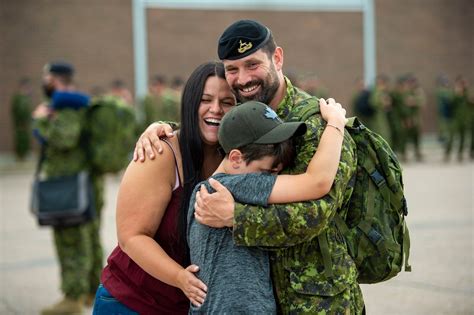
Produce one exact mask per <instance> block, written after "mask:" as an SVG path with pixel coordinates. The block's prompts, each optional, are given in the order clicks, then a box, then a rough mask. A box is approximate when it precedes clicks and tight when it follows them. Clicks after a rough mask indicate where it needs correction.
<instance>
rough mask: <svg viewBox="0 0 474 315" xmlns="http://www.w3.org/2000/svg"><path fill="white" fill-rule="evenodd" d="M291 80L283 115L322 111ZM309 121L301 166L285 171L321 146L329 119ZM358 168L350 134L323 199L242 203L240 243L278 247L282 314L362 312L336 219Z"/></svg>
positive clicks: (237, 215)
mask: <svg viewBox="0 0 474 315" xmlns="http://www.w3.org/2000/svg"><path fill="white" fill-rule="evenodd" d="M285 80H286V84H287V92H286V97H285V99H284V100H283V101H282V102H281V103H280V105H279V107H278V110H277V113H278V114H279V116H280V117H281V118H282V119H284V120H286V121H300V120H301V117H304V116H305V112H306V111H307V110H308V109H310V110H312V109H313V108H315V107H316V108H318V111H319V104H318V101H317V99H316V98H314V97H311V96H310V95H309V94H307V93H305V92H303V91H301V90H299V89H298V88H295V87H293V86H292V84H291V82H290V81H289V80H288V79H286V78H285ZM305 123H306V124H307V126H308V132H307V133H306V135H305V136H304V137H302V139H299V141H298V142H297V144H296V145H297V157H296V159H295V165H294V166H293V167H291V168H289V169H286V170H285V173H290V174H298V173H302V172H304V171H305V170H306V167H307V165H308V163H309V161H310V160H311V158H312V157H313V155H314V153H315V150H316V148H317V146H318V143H319V139H320V138H321V135H322V133H323V131H324V127H325V122H324V120H323V119H322V117H321V116H320V114H316V115H312V116H310V117H309V118H308V119H307V120H305ZM355 170H356V153H355V144H354V142H353V140H352V138H351V137H350V136H349V134H348V133H346V134H345V135H344V142H343V149H342V156H341V161H340V163H339V168H338V171H337V174H336V179H335V182H334V185H333V187H332V189H331V191H330V192H329V194H327V195H326V196H324V197H323V198H321V199H318V200H313V201H308V202H300V203H293V204H286V205H271V206H269V207H267V208H263V207H256V206H249V205H241V204H236V207H235V212H234V230H233V233H234V242H235V244H236V245H239V246H260V247H262V248H266V249H269V250H272V251H271V252H270V261H271V266H272V279H273V284H274V286H275V292H276V299H277V303H278V305H279V307H280V309H281V312H282V313H284V314H305V313H306V314H360V313H362V310H363V305H364V302H363V298H362V294H361V291H360V289H359V287H358V284H357V282H356V279H357V270H356V267H355V264H354V261H353V260H352V258H351V257H350V256H349V254H348V250H347V247H346V244H345V242H344V239H343V236H342V235H341V234H340V232H339V231H338V230H337V228H336V226H335V224H334V223H333V222H332V218H333V217H334V215H335V213H336V212H337V213H339V214H340V215H341V217H343V218H345V217H346V214H347V209H346V210H343V209H344V208H345V207H344V205H346V204H347V203H348V201H349V199H350V196H351V193H352V190H353V186H352V185H353V181H351V179H352V178H353V177H354V174H355ZM321 236H322V237H321ZM321 239H324V240H325V242H321V241H320V240H321ZM321 246H325V247H327V248H328V250H329V253H330V257H331V260H332V264H331V274H327V273H326V272H325V267H324V266H325V262H324V259H323V257H322V255H321Z"/></svg>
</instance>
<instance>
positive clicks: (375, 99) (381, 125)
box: [364, 74, 392, 144]
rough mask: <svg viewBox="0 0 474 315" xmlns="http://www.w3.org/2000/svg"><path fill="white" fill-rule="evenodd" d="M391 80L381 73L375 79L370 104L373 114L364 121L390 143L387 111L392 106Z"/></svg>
mask: <svg viewBox="0 0 474 315" xmlns="http://www.w3.org/2000/svg"><path fill="white" fill-rule="evenodd" d="M388 83H389V80H388V77H387V76H386V75H383V74H381V75H379V76H377V78H376V80H375V87H374V88H373V90H372V91H371V93H370V98H369V104H370V107H371V108H372V110H373V115H372V116H371V117H370V118H368V119H367V120H366V121H364V123H365V124H366V126H367V127H368V128H369V129H371V130H373V131H375V132H377V133H378V134H380V135H381V136H382V137H383V138H384V139H385V140H387V142H388V143H389V144H391V139H390V130H389V127H388V121H387V112H388V111H389V110H390V108H391V106H392V98H391V97H390V94H389V90H388V89H389V86H388Z"/></svg>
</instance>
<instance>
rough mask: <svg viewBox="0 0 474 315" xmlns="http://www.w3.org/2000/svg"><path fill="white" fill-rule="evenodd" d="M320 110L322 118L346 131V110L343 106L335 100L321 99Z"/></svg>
mask: <svg viewBox="0 0 474 315" xmlns="http://www.w3.org/2000/svg"><path fill="white" fill-rule="evenodd" d="M319 108H320V110H321V116H323V119H324V120H325V121H327V123H328V124H331V125H334V126H336V127H338V128H340V130H343V129H344V126H345V125H346V122H347V118H346V110H345V109H344V108H343V107H342V106H341V104H339V103H336V101H335V100H334V99H333V98H329V99H328V100H327V102H326V100H324V99H322V98H320V99H319Z"/></svg>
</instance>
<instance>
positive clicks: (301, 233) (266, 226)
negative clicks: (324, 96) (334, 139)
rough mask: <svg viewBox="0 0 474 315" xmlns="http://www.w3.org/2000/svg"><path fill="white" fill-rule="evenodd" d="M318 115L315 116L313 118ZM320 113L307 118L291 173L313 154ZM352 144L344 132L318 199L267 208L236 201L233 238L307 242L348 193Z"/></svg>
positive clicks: (267, 243) (244, 242)
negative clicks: (328, 183) (330, 178)
mask: <svg viewBox="0 0 474 315" xmlns="http://www.w3.org/2000/svg"><path fill="white" fill-rule="evenodd" d="M316 117H317V118H316ZM321 122H322V119H321V117H320V116H312V117H311V118H310V119H309V120H307V121H306V124H307V126H308V129H309V131H308V132H307V133H306V135H305V137H304V139H302V141H301V143H300V144H299V145H298V148H297V152H298V155H297V158H296V166H295V168H294V169H293V170H292V172H291V173H294V174H295V173H302V172H304V171H305V170H306V167H307V165H308V163H309V161H310V160H311V158H312V157H313V154H314V152H315V150H316V147H317V145H318V143H319V139H320V137H321V135H322V133H323V131H324V127H323V126H322V125H321ZM354 148H355V145H354V143H353V140H352V139H351V137H350V136H349V134H348V133H347V132H346V133H345V136H344V142H343V148H342V154H341V161H340V163H339V168H338V171H337V174H336V178H335V181H334V185H333V187H332V188H331V191H330V192H329V193H328V194H327V195H326V196H324V197H323V198H321V199H318V200H312V201H307V202H299V203H291V204H282V205H271V206H270V207H268V208H263V207H255V206H249V205H242V204H236V208H235V212H234V229H233V235H234V242H235V244H236V245H241V246H261V247H285V246H293V245H295V244H298V243H302V242H306V241H308V240H310V239H312V238H314V237H315V236H317V235H318V234H320V233H321V231H322V230H324V229H325V228H326V227H327V225H328V221H329V219H330V218H331V217H332V216H333V215H334V214H335V213H336V210H337V209H339V208H341V207H342V205H343V204H344V200H347V199H348V198H349V197H350V193H351V191H352V190H351V189H347V188H348V184H349V182H350V180H351V178H352V175H353V173H354V172H355V152H354Z"/></svg>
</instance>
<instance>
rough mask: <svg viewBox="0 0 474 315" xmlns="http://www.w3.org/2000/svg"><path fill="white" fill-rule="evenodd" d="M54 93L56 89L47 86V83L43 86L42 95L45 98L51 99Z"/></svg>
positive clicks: (49, 85)
mask: <svg viewBox="0 0 474 315" xmlns="http://www.w3.org/2000/svg"><path fill="white" fill-rule="evenodd" d="M55 91H56V89H55V88H54V86H52V85H51V84H47V83H44V84H43V93H44V95H45V96H46V97H47V98H51V97H52V96H53V93H54V92H55Z"/></svg>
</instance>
